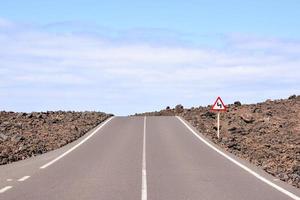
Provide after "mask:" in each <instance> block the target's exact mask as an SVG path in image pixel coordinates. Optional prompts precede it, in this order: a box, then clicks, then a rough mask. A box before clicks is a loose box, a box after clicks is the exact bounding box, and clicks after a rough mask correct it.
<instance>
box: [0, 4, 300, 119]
mask: <svg viewBox="0 0 300 200" xmlns="http://www.w3.org/2000/svg"><path fill="white" fill-rule="evenodd" d="M299 10H300V1H298V0H284V1H283V0H278V1H270V0H251V1H247V2H246V1H240V0H226V1H217V0H195V1H194V0H190V1H177V0H172V1H171V0H165V1H158V0H152V1H148V2H146V1H130V0H126V1H125V0H124V1H116V0H111V1H100V0H43V1H40V0H26V1H23V0H11V1H4V2H1V5H0V110H12V111H26V112H29V111H46V110H98V111H105V112H110V113H114V114H118V115H127V114H134V113H136V112H143V111H152V110H158V109H162V108H165V107H166V106H175V105H176V104H179V103H181V104H183V105H184V106H186V107H190V106H199V105H207V104H212V103H213V101H214V100H215V98H216V97H217V96H221V97H223V100H224V102H225V103H232V102H233V101H235V100H240V101H241V102H242V103H254V102H260V101H264V100H266V99H277V98H286V97H288V96H289V95H291V94H300V78H299V77H300V20H299V19H300V12H299Z"/></svg>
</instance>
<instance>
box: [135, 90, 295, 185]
mask: <svg viewBox="0 0 300 200" xmlns="http://www.w3.org/2000/svg"><path fill="white" fill-rule="evenodd" d="M210 108H211V106H207V107H201V106H200V107H197V108H190V109H185V108H183V106H181V105H177V106H176V107H175V108H174V109H170V108H169V107H167V108H166V109H165V110H161V111H158V112H149V113H144V114H139V115H156V116H165V115H179V116H182V117H183V118H184V119H186V120H187V121H189V123H191V124H192V125H193V126H194V127H196V128H197V129H198V130H199V132H201V133H202V134H204V135H205V136H206V137H207V138H209V139H210V140H211V141H213V142H214V143H216V144H218V145H220V146H221V147H222V148H224V149H226V150H227V151H229V152H231V153H233V154H235V155H237V156H239V157H241V158H243V159H246V160H248V161H250V162H251V163H253V164H255V165H257V166H259V167H261V168H263V169H264V170H265V171H266V172H268V173H269V174H272V175H274V176H275V177H277V178H279V179H281V180H283V181H285V182H287V183H289V184H291V185H293V186H295V187H297V188H300V96H296V95H293V96H290V97H289V98H288V99H281V100H274V101H272V100H267V101H265V102H263V103H258V104H249V105H242V104H241V103H240V102H235V103H234V104H231V105H228V110H227V111H226V112H225V113H222V114H221V116H220V120H221V124H220V125H221V129H220V133H221V139H218V138H217V137H216V129H217V127H216V114H215V113H213V112H211V111H210Z"/></svg>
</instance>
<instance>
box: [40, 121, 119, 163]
mask: <svg viewBox="0 0 300 200" xmlns="http://www.w3.org/2000/svg"><path fill="white" fill-rule="evenodd" d="M113 118H115V117H111V118H109V119H108V120H106V121H105V122H104V123H103V124H102V125H101V126H99V127H98V128H97V129H96V130H94V131H93V132H92V133H91V134H90V135H89V136H87V137H86V138H84V139H83V140H82V141H81V142H79V143H78V144H76V145H75V146H73V147H72V148H71V149H69V150H68V151H66V152H65V153H63V154H61V155H60V156H58V157H57V158H55V159H53V160H52V161H50V162H48V163H47V164H45V165H43V166H41V167H40V169H45V168H47V167H49V166H50V165H52V164H53V163H55V162H56V161H58V160H60V159H62V158H63V157H64V156H66V155H68V154H69V153H71V152H72V151H74V150H75V149H76V148H77V147H79V146H80V145H82V144H83V143H85V142H86V141H87V140H88V139H90V138H91V137H92V136H93V135H95V134H96V133H97V131H99V130H100V129H101V128H102V127H104V126H105V125H106V124H107V123H108V122H109V121H110V120H112V119H113Z"/></svg>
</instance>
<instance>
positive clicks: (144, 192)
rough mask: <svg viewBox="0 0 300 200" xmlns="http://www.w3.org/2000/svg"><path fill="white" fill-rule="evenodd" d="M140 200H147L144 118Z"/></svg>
mask: <svg viewBox="0 0 300 200" xmlns="http://www.w3.org/2000/svg"><path fill="white" fill-rule="evenodd" d="M141 200H147V171H146V116H145V117H144V133H143V164H142V191H141Z"/></svg>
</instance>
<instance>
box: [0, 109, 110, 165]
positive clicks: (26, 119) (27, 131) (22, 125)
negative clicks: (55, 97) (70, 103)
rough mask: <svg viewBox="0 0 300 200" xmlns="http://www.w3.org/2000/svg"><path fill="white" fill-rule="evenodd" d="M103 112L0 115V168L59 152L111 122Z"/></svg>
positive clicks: (1, 113)
mask: <svg viewBox="0 0 300 200" xmlns="http://www.w3.org/2000/svg"><path fill="white" fill-rule="evenodd" d="M110 116H112V115H110V114H105V113H102V112H63V111H57V112H33V113H15V112H5V111H2V112H0V165H3V164H7V163H11V162H14V161H18V160H23V159H26V158H29V157H32V156H36V155H39V154H43V153H46V152H48V151H51V150H54V149H57V148H60V147H62V146H64V145H66V144H68V143H70V142H72V141H74V140H76V139H78V138H79V137H81V136H82V135H84V134H85V133H87V132H88V131H89V130H91V129H92V128H94V127H95V126H97V125H98V124H99V123H101V122H103V121H104V120H106V119H107V118H109V117H110Z"/></svg>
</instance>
